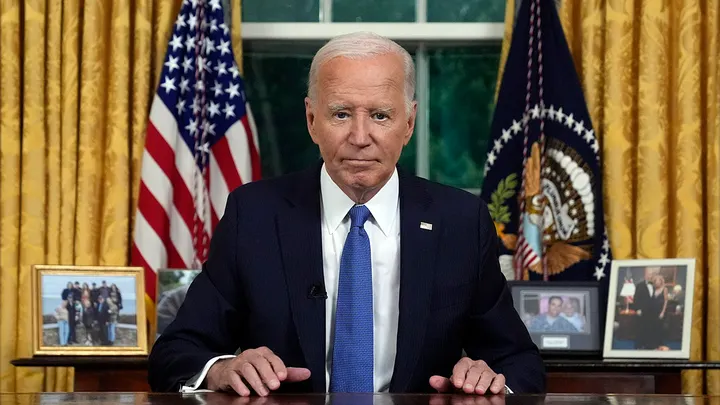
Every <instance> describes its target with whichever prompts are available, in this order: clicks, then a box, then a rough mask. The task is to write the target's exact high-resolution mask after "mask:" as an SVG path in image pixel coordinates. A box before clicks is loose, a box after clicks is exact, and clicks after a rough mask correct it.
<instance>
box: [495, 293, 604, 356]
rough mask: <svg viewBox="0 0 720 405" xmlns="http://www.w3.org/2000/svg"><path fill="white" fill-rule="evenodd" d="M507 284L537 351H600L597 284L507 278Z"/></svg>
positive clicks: (547, 352) (596, 352) (566, 352)
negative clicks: (509, 279)
mask: <svg viewBox="0 0 720 405" xmlns="http://www.w3.org/2000/svg"><path fill="white" fill-rule="evenodd" d="M508 285H509V287H510V292H511V294H512V297H513V303H514V306H515V310H516V311H517V312H518V314H519V315H520V318H521V319H522V320H523V323H525V326H526V327H527V329H528V332H529V333H530V336H531V337H532V340H533V342H534V343H535V344H536V345H537V347H538V349H540V352H541V353H543V354H554V355H562V356H573V355H575V356H581V355H599V354H600V353H601V351H602V343H601V337H602V333H601V331H600V326H601V322H600V311H599V308H598V305H599V302H600V300H599V285H598V283H596V282H560V281H554V282H542V281H509V282H508Z"/></svg>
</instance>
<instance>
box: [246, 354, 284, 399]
mask: <svg viewBox="0 0 720 405" xmlns="http://www.w3.org/2000/svg"><path fill="white" fill-rule="evenodd" d="M268 356H270V357H272V356H275V355H274V354H272V353H270V354H269V355H268ZM276 357H277V356H276ZM278 360H280V359H278ZM251 363H252V365H253V366H254V367H255V370H256V371H257V373H258V374H259V375H260V378H261V379H262V381H263V382H264V383H265V385H267V387H268V388H270V389H271V390H276V389H278V388H280V379H279V378H278V376H277V375H276V374H275V371H273V368H272V366H270V361H269V359H268V358H266V357H264V356H263V355H258V356H257V357H253V358H252V360H251Z"/></svg>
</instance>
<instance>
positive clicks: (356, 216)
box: [350, 205, 370, 228]
mask: <svg viewBox="0 0 720 405" xmlns="http://www.w3.org/2000/svg"><path fill="white" fill-rule="evenodd" d="M369 217H370V210H369V209H368V208H367V207H366V206H364V205H356V206H354V207H352V208H350V227H354V226H357V227H360V228H362V227H363V226H364V225H365V221H367V219H368V218H369Z"/></svg>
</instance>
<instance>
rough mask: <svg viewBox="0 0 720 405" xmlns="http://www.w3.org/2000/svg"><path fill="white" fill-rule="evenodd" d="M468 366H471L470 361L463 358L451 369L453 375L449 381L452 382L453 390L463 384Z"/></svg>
mask: <svg viewBox="0 0 720 405" xmlns="http://www.w3.org/2000/svg"><path fill="white" fill-rule="evenodd" d="M470 366H472V361H469V359H468V358H464V359H462V360H460V361H458V362H457V364H456V365H455V367H453V373H452V377H451V378H450V379H451V380H452V384H453V385H454V386H455V388H457V389H460V388H462V386H463V384H464V383H465V376H466V375H467V372H468V369H469V368H470Z"/></svg>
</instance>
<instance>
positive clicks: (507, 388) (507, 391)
mask: <svg viewBox="0 0 720 405" xmlns="http://www.w3.org/2000/svg"><path fill="white" fill-rule="evenodd" d="M505 393H506V394H514V392H513V390H511V389H510V387H508V386H507V385H506V386H505Z"/></svg>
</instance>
